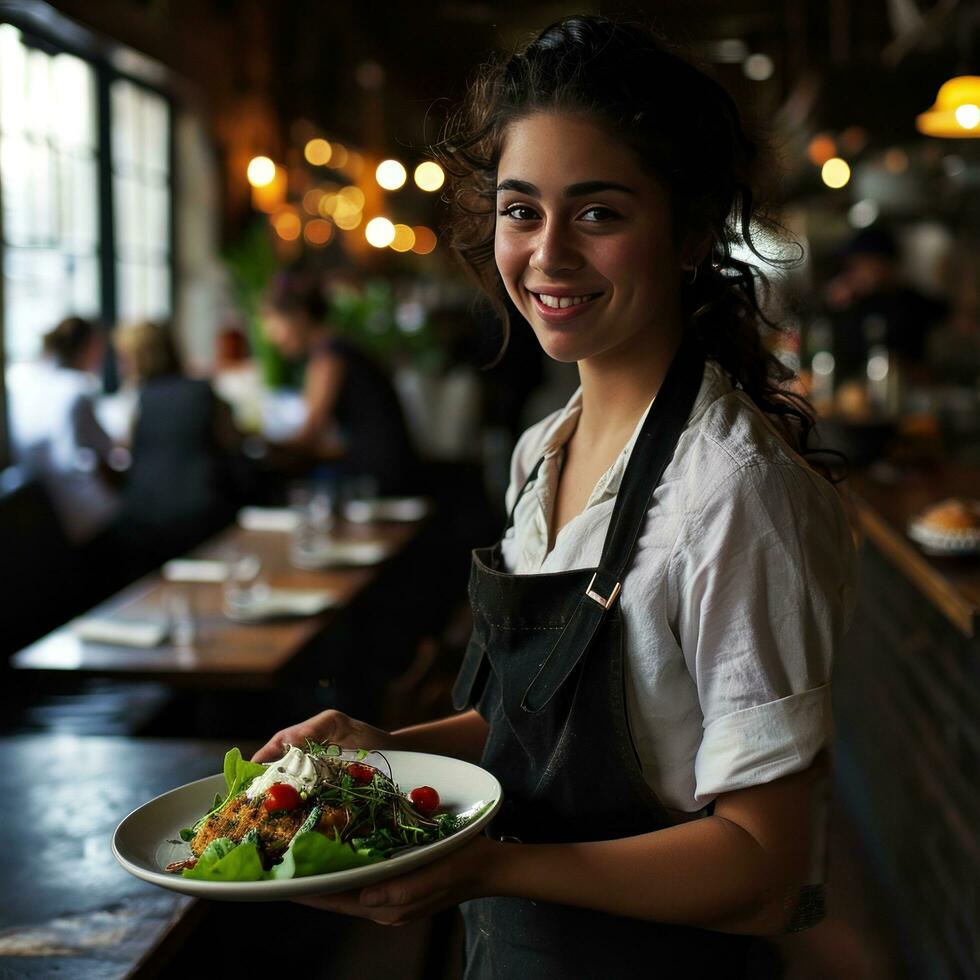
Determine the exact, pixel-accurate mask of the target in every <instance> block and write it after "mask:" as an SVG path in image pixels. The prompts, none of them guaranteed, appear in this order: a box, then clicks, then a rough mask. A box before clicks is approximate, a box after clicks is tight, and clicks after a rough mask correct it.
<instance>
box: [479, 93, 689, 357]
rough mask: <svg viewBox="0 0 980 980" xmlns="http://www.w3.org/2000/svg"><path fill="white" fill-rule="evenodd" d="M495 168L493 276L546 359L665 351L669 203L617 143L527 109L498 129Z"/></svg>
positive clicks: (672, 266) (673, 298) (675, 332)
mask: <svg viewBox="0 0 980 980" xmlns="http://www.w3.org/2000/svg"><path fill="white" fill-rule="evenodd" d="M498 171H499V175H500V182H499V183H498V185H497V223H496V235H495V239H494V256H495V260H496V265H497V269H498V270H499V272H500V276H501V279H502V280H503V282H504V285H505V287H506V289H507V292H508V294H509V295H510V298H511V299H512V300H513V301H514V304H515V305H516V306H517V308H518V310H520V311H521V313H522V314H523V315H524V317H525V318H526V319H527V321H528V323H530V324H531V326H532V328H533V329H534V331H535V334H536V336H537V338H538V341H539V343H540V344H541V346H542V347H543V348H544V350H545V352H546V353H547V354H548V355H549V356H550V357H553V358H554V359H555V360H558V361H582V360H585V359H586V358H591V357H595V356H598V355H604V356H605V357H609V356H621V355H623V354H627V353H628V352H630V351H632V354H635V353H636V350H635V348H636V346H637V345H640V346H650V345H654V346H656V345H660V346H672V345H673V346H676V342H677V340H678V338H679V335H680V303H679V290H678V289H677V287H676V280H677V279H678V278H679V277H678V276H676V275H670V274H669V273H671V272H674V271H675V270H679V268H680V263H681V262H682V261H683V260H682V259H681V257H680V256H678V255H677V254H676V252H677V250H676V248H675V246H674V242H673V237H672V229H671V214H670V201H669V198H668V196H667V193H666V191H665V190H664V188H663V187H662V186H661V185H660V183H659V181H657V180H656V179H655V178H653V177H651V176H650V175H649V174H647V173H645V172H644V171H643V170H642V168H641V167H640V164H639V161H638V160H637V158H636V156H635V154H634V153H633V152H632V151H631V150H630V149H629V148H628V147H627V146H625V145H624V144H622V143H621V142H619V141H618V140H611V139H610V138H609V136H608V134H607V133H606V132H605V131H604V130H603V129H602V128H601V127H600V126H598V125H597V124H596V123H594V122H592V121H590V120H588V119H582V118H579V117H576V116H570V115H566V114H558V113H545V112H538V113H535V114H533V115H531V116H528V117H527V118H526V119H520V120H518V121H516V122H514V123H512V124H511V126H510V127H509V128H508V131H507V137H506V139H505V141H504V145H503V150H502V152H501V155H500V162H499V164H498ZM512 175H515V176H512ZM516 175H521V176H520V178H518V177H517V176H516ZM613 177H615V179H613ZM654 270H662V271H663V272H667V273H668V274H667V275H663V274H661V275H655V274H651V272H652V271H654ZM630 356H632V355H630Z"/></svg>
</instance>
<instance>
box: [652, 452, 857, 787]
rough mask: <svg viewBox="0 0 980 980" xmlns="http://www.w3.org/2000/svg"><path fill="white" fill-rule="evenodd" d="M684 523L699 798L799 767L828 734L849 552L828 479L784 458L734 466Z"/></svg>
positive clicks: (847, 607)
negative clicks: (699, 728)
mask: <svg viewBox="0 0 980 980" xmlns="http://www.w3.org/2000/svg"><path fill="white" fill-rule="evenodd" d="M685 523H686V528H685V533H683V534H682V535H681V536H680V537H679V539H678V544H677V548H676V549H675V552H674V556H673V558H672V567H671V571H672V574H671V578H672V579H673V588H674V589H675V590H676V591H675V593H674V594H675V596H676V598H677V605H676V607H675V608H676V610H677V623H676V629H677V634H678V639H679V641H680V645H681V649H682V651H683V654H684V658H685V661H686V663H687V667H688V670H689V671H690V674H691V676H692V678H693V679H694V681H695V684H696V685H697V691H698V699H699V701H700V705H701V713H702V717H703V734H702V740H701V744H700V747H699V749H698V752H697V756H696V759H695V780H696V793H695V798H696V799H697V800H698V802H700V803H705V802H708V801H710V800H712V799H714V798H715V797H716V796H717V795H718V794H720V793H724V792H727V791H730V790H734V789H741V788H744V787H747V786H751V785H755V784H757V783H764V782H769V781H771V780H773V779H777V778H779V777H780V776H784V775H788V774H789V773H792V772H796V771H799V770H802V769H805V768H807V767H808V766H809V765H810V763H811V762H812V761H813V759H814V757H815V756H816V754H817V753H818V752H819V751H820V749H821V748H822V747H823V746H824V745H825V744H826V743H827V740H828V738H829V737H830V735H831V732H832V715H831V702H830V679H831V669H832V666H833V660H834V655H835V653H836V651H837V650H838V649H839V647H840V644H841V642H842V640H843V638H844V635H845V633H846V630H847V627H848V625H849V623H850V618H851V614H852V610H853V591H854V589H853V580H854V554H853V543H852V541H851V537H850V533H849V531H848V526H847V520H846V516H845V513H844V509H843V507H842V505H841V503H840V501H839V499H838V497H837V493H836V491H835V490H834V488H833V487H832V486H830V484H829V483H826V481H823V479H822V477H820V476H818V475H817V474H815V473H812V472H810V471H807V470H806V469H805V468H804V467H802V466H799V465H795V464H792V463H790V462H788V461H787V462H786V463H779V462H772V461H757V462H751V463H747V464H744V465H742V466H741V467H740V468H738V469H737V470H735V472H734V473H732V474H731V475H730V476H729V477H728V478H727V479H726V480H725V481H724V482H723V483H722V484H721V485H719V486H716V487H715V488H713V489H712V490H711V491H710V492H709V493H708V495H707V497H706V499H705V500H703V501H702V502H701V504H700V505H699V506H698V507H697V509H696V510H695V511H693V512H692V513H690V514H689V515H688V520H687V521H686V522H685Z"/></svg>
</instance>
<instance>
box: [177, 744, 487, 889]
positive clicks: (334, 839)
mask: <svg viewBox="0 0 980 980" xmlns="http://www.w3.org/2000/svg"><path fill="white" fill-rule="evenodd" d="M369 755H371V756H372V757H377V758H380V759H381V760H382V761H384V756H383V755H381V753H368V752H366V751H359V752H357V753H355V754H354V755H351V754H350V752H349V750H347V751H343V750H341V748H340V746H339V745H335V744H333V743H320V742H312V741H309V740H307V742H306V745H305V747H304V748H302V749H301V748H299V747H297V746H287V751H286V754H285V755H284V756H283V757H282V758H281V759H279V760H277V761H276V762H272V763H269V764H262V763H258V762H249V761H247V760H245V759H243V758H242V754H241V752H240V751H239V750H238V749H237V748H234V749H232V750H231V751H230V752H228V753H227V754H226V755H225V765H224V774H225V783H226V787H227V792H226V794H225V795H224V796H223V797H222V796H220V795H219V796H216V797H215V799H214V804H213V806H212V808H211V809H210V810H209V811H208V812H207V813H205V814H203V815H202V816H201V818H200V820H198V821H197V823H195V824H194V826H193V827H189V828H187V829H185V830H181V832H180V836H181V839H182V840H184V841H186V842H187V843H188V844H189V845H190V849H191V852H192V857H190V858H188V859H187V860H183V861H176V862H174V863H173V864H169V865H167V869H166V870H167V871H170V872H173V873H175V874H181V875H183V876H184V877H187V878H196V879H199V880H203V881H262V880H267V879H284V878H300V877H304V876H307V875H316V874H324V873H327V872H331V871H344V870H347V869H349V868H356V867H361V866H363V865H367V864H374V863H375V862H377V861H383V860H385V859H386V858H389V857H391V856H392V855H394V854H396V853H398V852H401V851H403V850H405V849H407V848H410V847H414V846H417V845H420V844H430V843H432V842H434V841H437V840H442V839H443V838H444V837H448V836H449V835H450V834H453V833H455V832H456V831H458V830H460V829H462V828H463V827H465V826H466V825H467V824H468V823H469V822H471V821H472V820H473V819H475V818H476V817H477V816H479V814H480V812H482V809H481V810H478V811H476V812H471V813H467V814H465V815H461V816H460V815H454V814H451V813H446V812H442V811H441V809H440V799H439V793H438V792H437V791H436V790H435V789H434V788H433V787H431V786H418V787H415V788H414V789H412V790H411V792H410V793H408V794H407V795H406V794H403V793H402V791H401V790H400V789H399V787H398V786H397V785H396V784H395V782H394V781H393V780H392V777H391V772H390V769H389V771H388V772H385V771H383V770H382V769H381V768H379V767H378V766H375V765H370V764H368V763H367V762H365V761H364V760H365V759H366V758H368V756H369ZM483 809H485V807H484V808H483Z"/></svg>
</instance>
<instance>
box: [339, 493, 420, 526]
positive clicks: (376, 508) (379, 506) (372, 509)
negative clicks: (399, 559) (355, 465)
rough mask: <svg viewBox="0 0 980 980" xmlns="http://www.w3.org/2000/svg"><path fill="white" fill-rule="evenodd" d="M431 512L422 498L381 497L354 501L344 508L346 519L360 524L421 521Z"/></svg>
mask: <svg viewBox="0 0 980 980" xmlns="http://www.w3.org/2000/svg"><path fill="white" fill-rule="evenodd" d="M428 511H429V504H428V502H427V501H426V500H425V499H424V498H422V497H379V498H378V499H376V500H352V501H350V503H348V504H347V505H346V506H345V507H344V517H346V518H347V520H349V521H354V522H356V523H358V524H370V523H371V522H372V521H420V520H422V518H423V517H425V515H426V514H427V513H428Z"/></svg>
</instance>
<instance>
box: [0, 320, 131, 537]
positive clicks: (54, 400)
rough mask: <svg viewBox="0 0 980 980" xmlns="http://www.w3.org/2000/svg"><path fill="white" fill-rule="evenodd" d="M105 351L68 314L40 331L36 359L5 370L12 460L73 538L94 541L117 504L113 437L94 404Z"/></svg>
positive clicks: (93, 331)
mask: <svg viewBox="0 0 980 980" xmlns="http://www.w3.org/2000/svg"><path fill="white" fill-rule="evenodd" d="M104 354H105V340H104V337H103V334H102V331H101V329H100V328H99V327H98V326H97V325H96V324H94V323H92V322H90V321H89V320H83V319H82V318H81V317H68V318H67V319H65V320H62V321H61V323H59V324H58V326H56V327H55V328H54V329H53V330H51V331H50V332H49V333H47V334H45V336H44V346H43V356H42V357H41V359H40V360H38V361H32V362H27V363H22V364H15V365H13V366H12V367H11V368H10V370H9V371H8V374H7V395H8V410H9V415H10V436H11V451H12V457H13V462H14V463H15V464H17V465H19V466H21V467H22V468H23V469H24V471H25V472H26V473H27V474H28V475H30V476H31V477H33V478H35V479H37V480H39V481H40V482H41V483H42V485H43V486H44V488H45V490H46V491H47V493H48V495H49V497H50V498H51V501H52V504H53V505H54V507H55V511H56V512H57V514H58V516H59V517H60V519H61V522H62V524H63V526H64V530H65V533H66V534H67V536H68V538H69V539H70V540H71V541H72V542H73V543H74V544H85V543H87V542H89V541H91V540H93V539H94V538H95V537H96V536H97V535H98V534H99V532H101V531H103V530H104V529H105V528H107V527H108V526H109V524H110V523H111V522H112V520H113V518H114V517H115V515H116V513H117V511H118V509H119V495H118V493H117V491H116V489H115V488H114V485H113V484H114V482H115V483H118V478H116V479H115V480H114V479H113V478H114V475H115V474H114V471H113V470H112V469H111V467H110V465H109V464H110V459H111V458H112V455H113V448H114V447H113V442H112V439H111V438H110V437H109V436H108V435H107V434H106V432H105V431H104V430H103V428H102V426H101V425H100V424H99V422H98V420H97V418H96V416H95V410H94V400H95V396H96V394H97V392H98V390H99V383H98V379H97V378H96V373H97V371H98V370H99V368H100V366H101V364H102V358H103V356H104Z"/></svg>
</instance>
